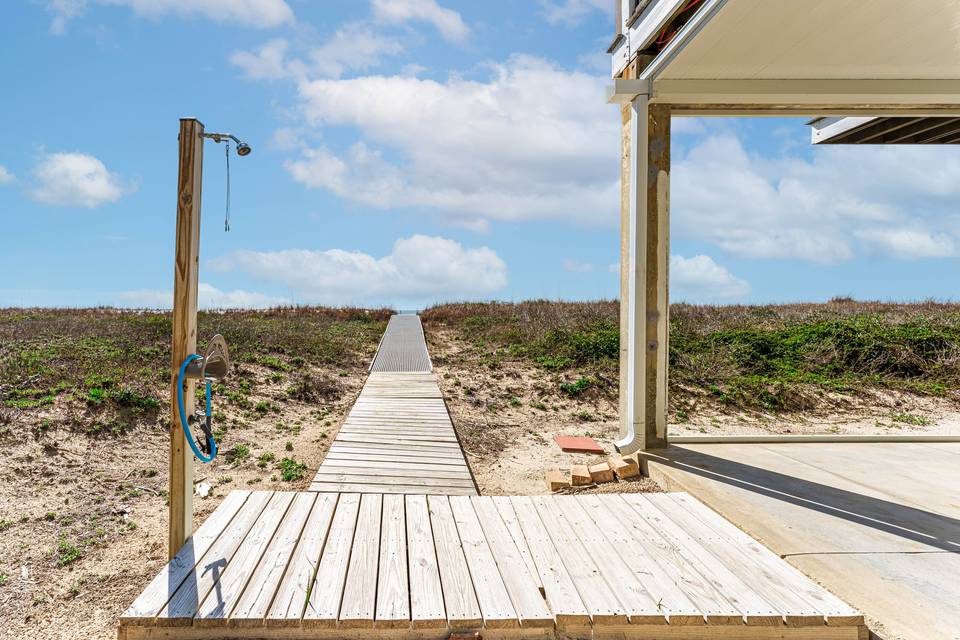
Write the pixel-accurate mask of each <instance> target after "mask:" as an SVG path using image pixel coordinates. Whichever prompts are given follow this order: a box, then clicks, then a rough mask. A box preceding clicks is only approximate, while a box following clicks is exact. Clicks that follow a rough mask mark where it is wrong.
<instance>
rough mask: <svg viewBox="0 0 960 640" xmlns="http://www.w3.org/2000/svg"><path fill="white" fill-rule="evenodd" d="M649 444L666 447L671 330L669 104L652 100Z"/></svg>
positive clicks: (646, 396)
mask: <svg viewBox="0 0 960 640" xmlns="http://www.w3.org/2000/svg"><path fill="white" fill-rule="evenodd" d="M647 154H648V159H647V258H646V266H647V271H646V296H647V304H646V307H647V315H646V323H647V327H646V337H647V340H646V365H645V367H646V373H645V377H644V380H645V389H644V402H645V403H646V409H645V411H644V413H645V415H646V447H647V448H648V449H649V448H655V447H665V446H667V374H668V371H667V365H668V358H667V353H668V350H669V349H668V347H669V332H670V300H669V284H670V283H669V272H670V106H669V105H662V104H657V105H651V106H650V109H649V116H648V125H647Z"/></svg>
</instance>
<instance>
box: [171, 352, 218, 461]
mask: <svg viewBox="0 0 960 640" xmlns="http://www.w3.org/2000/svg"><path fill="white" fill-rule="evenodd" d="M198 359H200V356H198V355H197V354H195V353H191V354H190V355H189V356H187V359H186V360H184V361H183V364H181V365H180V373H179V375H177V408H178V409H179V411H180V426H181V427H183V435H184V436H185V437H186V439H187V442H188V443H190V448H191V449H193V455H195V456H197V459H198V460H200V462H212V461H213V459H214V458H216V457H217V441H216V440H215V439H213V437H211V438H210V455H205V454H204V453H203V452H202V451H201V450H200V448H199V447H198V446H197V443H196V441H195V440H194V437H193V433H191V432H190V426H189V425H188V424H187V415H186V414H187V410H186V408H185V407H184V406H183V378H184V376H185V375H186V372H187V365H188V364H190V363H191V362H193V361H194V360H198ZM206 383H207V406H206V411H207V415H210V414H211V412H212V410H213V406H212V404H211V402H210V381H209V380H206Z"/></svg>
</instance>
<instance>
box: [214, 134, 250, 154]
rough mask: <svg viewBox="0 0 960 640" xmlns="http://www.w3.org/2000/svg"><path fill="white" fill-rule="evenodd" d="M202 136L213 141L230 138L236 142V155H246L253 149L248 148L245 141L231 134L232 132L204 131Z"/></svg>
mask: <svg viewBox="0 0 960 640" xmlns="http://www.w3.org/2000/svg"><path fill="white" fill-rule="evenodd" d="M203 137H204V138H210V139H211V140H213V141H214V142H223V141H224V140H227V139H230V140H233V141H234V142H236V143H237V155H238V156H248V155H250V152H251V151H253V149H251V148H250V145H248V144H247V143H246V142H244V141H243V140H241V139H240V138H238V137H237V136H235V135H233V134H232V133H205V134H203Z"/></svg>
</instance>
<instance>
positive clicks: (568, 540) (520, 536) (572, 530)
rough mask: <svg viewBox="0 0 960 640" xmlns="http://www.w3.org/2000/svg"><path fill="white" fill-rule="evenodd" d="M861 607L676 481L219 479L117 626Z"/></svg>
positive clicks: (629, 627)
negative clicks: (243, 484) (539, 486)
mask: <svg viewBox="0 0 960 640" xmlns="http://www.w3.org/2000/svg"><path fill="white" fill-rule="evenodd" d="M621 558H627V559H628V560H627V561H623V560H621ZM862 622H863V620H862V616H860V614H859V613H857V612H856V611H854V610H853V609H851V608H850V607H848V606H847V605H845V604H844V603H843V602H841V601H840V600H838V599H837V598H836V597H834V596H832V595H831V594H830V593H828V592H827V591H825V590H823V589H822V588H820V587H818V586H817V585H816V584H814V583H813V582H811V581H810V580H809V579H807V578H806V577H804V576H803V575H802V574H801V573H800V572H798V571H797V570H796V569H793V568H792V567H790V565H788V564H787V563H785V562H783V561H782V560H781V559H780V558H779V557H777V556H776V555H774V554H773V553H771V552H770V551H768V550H767V549H766V548H765V547H763V546H762V545H760V544H758V543H757V542H755V541H753V540H752V539H751V538H749V537H748V536H746V535H745V534H743V533H742V532H741V531H740V530H739V529H737V528H735V527H734V526H733V525H731V524H729V523H728V522H727V521H726V520H724V519H723V518H721V517H719V516H717V515H716V514H715V513H714V512H713V511H711V510H710V509H708V508H707V507H705V506H704V505H702V504H701V503H699V502H698V501H696V500H695V499H693V498H691V497H690V496H689V495H687V494H684V493H673V494H629V495H595V496H533V497H479V496H472V497H471V496H438V495H432V496H424V495H398V494H386V495H383V494H365V495H360V494H346V493H345V494H333V493H316V492H304V493H293V492H270V491H258V492H248V491H234V492H231V493H230V494H229V495H228V496H227V497H226V498H225V499H224V501H223V503H222V504H221V505H220V507H218V508H217V510H216V511H215V512H214V513H213V514H212V515H211V516H210V518H209V519H208V520H207V521H206V522H205V523H204V524H203V525H202V526H201V527H200V529H199V530H198V531H197V532H196V533H195V534H194V536H193V537H192V538H191V540H190V541H189V542H188V544H187V546H186V547H184V549H183V550H182V551H181V552H180V554H179V555H178V556H177V557H176V558H175V559H174V560H173V561H172V562H171V563H169V564H168V565H167V566H166V567H165V568H164V569H163V571H161V573H160V574H159V575H158V576H157V577H156V578H155V579H154V580H153V582H152V583H151V584H150V585H149V586H148V587H147V588H146V590H145V591H144V592H143V594H142V595H141V596H140V597H139V598H138V599H137V600H136V602H134V603H133V605H132V606H131V607H130V609H129V610H127V612H126V613H124V614H123V616H122V617H121V619H120V627H119V638H120V639H121V640H136V639H139V638H178V639H189V638H197V639H200V638H334V637H336V638H346V637H372V636H377V637H397V638H445V637H447V636H448V635H449V634H450V633H451V632H452V631H458V632H473V631H480V632H482V634H483V636H484V637H508V636H509V637H519V636H536V637H554V636H562V637H575V638H589V637H602V636H606V635H609V636H611V637H613V636H616V637H618V638H638V639H647V638H649V639H653V638H667V639H670V638H688V639H692V640H697V639H705V638H718V639H729V638H733V639H742V640H747V639H760V638H762V639H766V638H770V639H773V638H780V639H784V638H797V639H808V640H814V639H816V640H830V639H849V640H856V639H857V638H858V634H859V633H860V629H861V625H862Z"/></svg>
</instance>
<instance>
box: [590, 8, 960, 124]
mask: <svg viewBox="0 0 960 640" xmlns="http://www.w3.org/2000/svg"><path fill="white" fill-rule="evenodd" d="M684 6H686V3H680V7H679V8H680V9H682V8H683V7H684ZM658 7H659V8H660V9H661V13H662V14H664V15H665V14H666V13H667V10H668V9H671V10H677V8H678V7H677V4H676V3H671V2H669V1H668V0H660V2H654V3H651V4H650V5H649V6H648V7H647V11H649V12H651V16H652V15H653V13H654V12H655V10H656V9H657V8H658ZM658 24H659V23H655V22H651V23H650V25H648V27H649V28H648V30H652V29H653V28H654V27H656V26H657V25H658ZM635 27H636V25H635ZM659 28H662V26H660V27H659ZM629 40H630V38H628V39H627V41H629ZM627 45H628V42H624V43H621V45H620V48H621V49H622V47H624V46H627ZM618 52H619V51H618ZM619 53H622V52H619ZM617 56H618V53H616V52H615V53H614V60H615V67H614V68H615V69H616V68H617V65H618V64H619V62H618V58H617ZM621 57H622V56H621ZM628 62H629V61H628ZM641 94H642V95H645V96H647V97H648V100H649V102H650V103H651V104H657V103H664V104H670V105H671V106H672V109H673V110H674V111H675V112H676V113H687V114H690V115H704V114H706V115H709V114H716V115H761V114H762V115H827V114H837V115H862V116H893V115H908V116H913V117H919V116H924V115H929V116H960V4H958V3H957V2H956V1H955V0H927V1H926V2H925V3H924V7H923V10H922V11H920V10H918V8H917V5H916V4H913V3H905V2H902V1H901V0H872V1H871V2H861V1H859V0H857V1H850V0H805V1H802V2H801V1H792V2H781V1H771V0H703V2H702V3H700V5H699V6H698V7H697V9H696V12H695V13H694V14H693V15H692V16H691V17H690V18H689V19H688V20H686V22H685V23H684V25H683V26H682V28H680V29H679V30H678V31H677V33H676V35H674V36H673V37H672V39H670V41H669V42H668V43H667V44H666V45H665V46H664V47H663V48H662V49H661V50H660V51H659V52H658V53H657V55H656V57H655V58H653V60H652V61H651V62H650V63H649V64H648V65H647V66H646V67H644V68H643V69H642V70H641V72H640V74H639V76H638V78H637V79H636V80H626V79H616V80H614V86H613V87H612V88H611V90H610V93H609V96H608V98H609V99H610V101H611V102H615V103H624V102H629V101H631V100H632V99H633V98H634V97H636V96H637V95H641Z"/></svg>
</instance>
